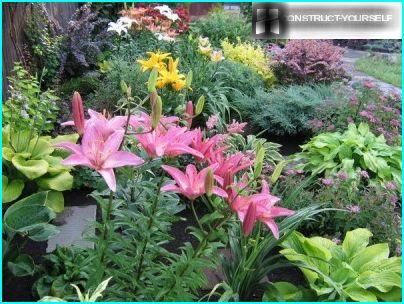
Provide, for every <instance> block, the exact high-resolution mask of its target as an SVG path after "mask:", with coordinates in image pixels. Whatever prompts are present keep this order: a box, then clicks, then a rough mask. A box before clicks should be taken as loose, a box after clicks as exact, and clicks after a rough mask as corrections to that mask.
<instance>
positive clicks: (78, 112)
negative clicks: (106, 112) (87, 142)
mask: <svg viewBox="0 0 404 304" xmlns="http://www.w3.org/2000/svg"><path fill="white" fill-rule="evenodd" d="M72 108H73V121H74V126H75V127H76V130H77V133H79V135H80V136H82V135H83V134H84V121H85V119H84V109H83V100H82V99H81V96H80V93H79V92H74V94H73V99H72Z"/></svg>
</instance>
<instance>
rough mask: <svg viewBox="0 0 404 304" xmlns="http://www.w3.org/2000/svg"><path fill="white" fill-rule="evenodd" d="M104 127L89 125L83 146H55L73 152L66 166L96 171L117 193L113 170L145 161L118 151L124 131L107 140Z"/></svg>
mask: <svg viewBox="0 0 404 304" xmlns="http://www.w3.org/2000/svg"><path fill="white" fill-rule="evenodd" d="M103 127H105V126H104V125H103V124H102V122H100V121H97V122H93V123H91V124H88V125H87V126H86V130H85V133H84V135H83V139H82V143H81V145H77V144H73V143H70V142H64V143H59V144H56V145H55V146H56V147H58V148H63V149H66V150H69V151H71V152H73V154H71V155H70V156H69V157H67V158H66V159H64V160H63V161H62V163H63V164H64V165H66V166H77V165H81V166H86V167H90V168H92V169H94V170H96V171H97V172H98V173H99V174H101V176H102V177H103V178H104V179H105V182H106V183H107V185H108V187H109V188H110V189H111V190H112V191H114V192H115V191H116V180H115V174H114V170H113V169H114V168H118V167H123V166H138V165H141V164H143V163H144V161H143V159H141V158H140V157H138V156H136V155H134V154H132V153H130V152H125V151H118V150H119V148H120V145H121V143H122V140H123V137H124V131H123V130H116V131H114V132H113V133H112V134H111V135H110V136H109V137H108V138H107V139H105V138H104V134H105V130H103V129H102V128H103Z"/></svg>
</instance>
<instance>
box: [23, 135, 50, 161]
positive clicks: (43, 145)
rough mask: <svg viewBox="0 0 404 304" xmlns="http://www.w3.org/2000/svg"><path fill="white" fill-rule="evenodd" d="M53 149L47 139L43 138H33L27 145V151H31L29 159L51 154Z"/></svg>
mask: <svg viewBox="0 0 404 304" xmlns="http://www.w3.org/2000/svg"><path fill="white" fill-rule="evenodd" d="M54 150H55V149H54V148H53V147H52V146H51V144H50V143H49V141H47V140H45V139H44V138H39V139H38V138H33V139H32V140H31V141H30V143H29V147H28V152H30V153H31V159H42V158H44V157H45V156H47V155H49V154H51V153H52V152H53V151H54Z"/></svg>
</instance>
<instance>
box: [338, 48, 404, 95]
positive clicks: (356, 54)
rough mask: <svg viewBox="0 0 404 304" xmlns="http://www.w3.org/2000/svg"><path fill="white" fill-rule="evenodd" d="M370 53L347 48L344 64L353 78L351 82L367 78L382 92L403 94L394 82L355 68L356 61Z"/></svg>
mask: <svg viewBox="0 0 404 304" xmlns="http://www.w3.org/2000/svg"><path fill="white" fill-rule="evenodd" d="M369 55H370V53H369V52H365V51H357V50H351V49H347V51H346V52H345V54H344V57H343V59H342V60H343V62H344V63H343V66H344V68H345V70H346V71H347V73H348V74H349V75H350V76H351V77H352V80H351V81H350V82H349V83H350V84H353V83H356V82H363V81H365V80H370V81H372V82H373V83H375V84H376V85H377V86H378V87H379V88H380V90H381V91H382V92H385V93H389V92H393V91H395V92H398V93H399V94H401V88H398V87H396V86H394V85H392V84H389V83H386V82H383V81H381V80H379V79H376V78H374V77H372V76H370V75H367V74H365V73H363V72H360V71H357V70H356V69H355V62H356V61H357V60H358V59H359V58H362V57H367V56H369Z"/></svg>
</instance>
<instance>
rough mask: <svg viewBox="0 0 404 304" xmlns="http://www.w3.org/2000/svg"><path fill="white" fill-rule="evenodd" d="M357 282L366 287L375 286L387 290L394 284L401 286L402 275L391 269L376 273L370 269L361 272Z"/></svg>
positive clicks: (380, 289)
mask: <svg viewBox="0 0 404 304" xmlns="http://www.w3.org/2000/svg"><path fill="white" fill-rule="evenodd" d="M356 282H357V284H358V285H359V286H361V287H362V288H364V289H369V288H371V287H373V288H376V289H378V290H379V291H381V292H387V291H389V290H390V289H391V288H392V287H394V286H395V287H401V276H400V275H399V274H397V273H394V272H391V271H385V272H379V273H376V272H373V271H371V270H369V271H365V272H363V273H361V274H360V275H359V277H358V279H357V281H356Z"/></svg>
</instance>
